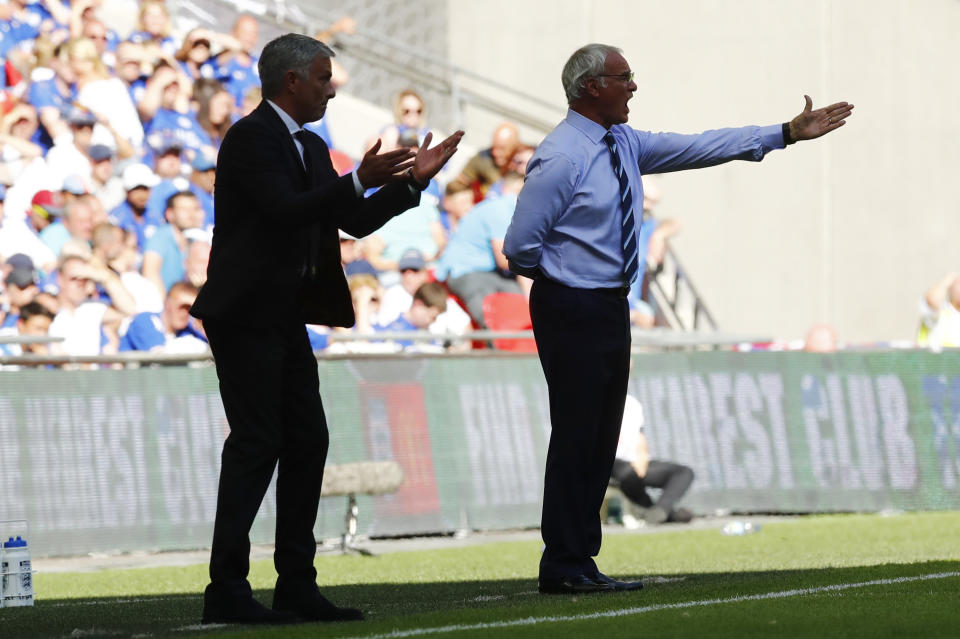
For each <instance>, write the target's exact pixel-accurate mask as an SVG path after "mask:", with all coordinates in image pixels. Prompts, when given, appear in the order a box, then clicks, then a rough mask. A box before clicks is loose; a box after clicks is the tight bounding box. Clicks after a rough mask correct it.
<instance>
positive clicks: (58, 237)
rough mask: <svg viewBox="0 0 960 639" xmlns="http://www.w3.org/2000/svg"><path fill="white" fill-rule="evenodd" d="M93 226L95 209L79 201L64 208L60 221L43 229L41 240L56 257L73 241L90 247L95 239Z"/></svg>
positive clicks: (85, 202)
mask: <svg viewBox="0 0 960 639" xmlns="http://www.w3.org/2000/svg"><path fill="white" fill-rule="evenodd" d="M93 225H94V210H93V207H91V206H90V203H89V202H87V201H84V200H82V199H77V200H74V201H73V202H70V203H69V204H68V205H66V206H65V207H64V209H63V215H62V216H61V219H60V220H57V221H56V222H54V223H53V224H51V225H49V226H48V227H47V228H45V229H43V231H42V232H41V233H40V240H41V241H42V242H43V243H44V244H46V245H47V248H49V249H50V250H51V251H52V252H53V254H54V255H60V250H61V249H62V248H63V246H64V244H66V243H67V241H69V240H71V239H74V240H78V241H79V242H82V243H85V244H86V245H87V246H89V245H90V240H91V239H92V237H93Z"/></svg>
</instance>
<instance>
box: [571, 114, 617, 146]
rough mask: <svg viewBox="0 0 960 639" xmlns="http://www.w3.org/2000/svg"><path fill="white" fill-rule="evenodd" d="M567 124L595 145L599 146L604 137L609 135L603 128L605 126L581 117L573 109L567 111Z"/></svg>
mask: <svg viewBox="0 0 960 639" xmlns="http://www.w3.org/2000/svg"><path fill="white" fill-rule="evenodd" d="M566 122H567V123H569V124H570V126H572V127H573V128H575V129H576V130H577V131H580V132H581V133H583V134H584V135H585V136H587V139H589V140H590V141H591V142H593V143H594V144H599V143H600V142H601V141H602V140H603V136H605V135H606V134H607V129H605V128H603V125H601V124H597V123H596V122H594V121H593V120H591V119H590V118H588V117H585V116H583V115H580V114H579V113H577V112H576V111H574V110H573V109H567V117H566Z"/></svg>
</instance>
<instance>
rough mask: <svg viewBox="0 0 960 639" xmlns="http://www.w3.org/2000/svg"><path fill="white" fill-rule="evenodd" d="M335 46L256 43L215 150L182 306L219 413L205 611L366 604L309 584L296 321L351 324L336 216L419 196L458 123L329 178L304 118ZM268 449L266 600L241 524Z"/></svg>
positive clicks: (286, 614)
mask: <svg viewBox="0 0 960 639" xmlns="http://www.w3.org/2000/svg"><path fill="white" fill-rule="evenodd" d="M333 55H334V53H333V51H332V50H330V49H329V48H328V47H327V46H326V45H324V44H323V43H321V42H319V41H317V40H314V39H313V38H309V37H307V36H302V35H297V34H287V35H284V36H281V37H279V38H277V39H275V40H273V41H272V42H270V43H269V44H267V46H266V47H264V49H263V53H262V55H261V57H260V62H259V71H260V78H261V81H262V83H263V97H264V101H263V102H261V103H260V105H259V106H258V107H257V108H256V110H254V111H253V112H252V113H251V114H250V115H248V116H247V117H245V118H243V119H241V120H239V121H238V122H237V123H236V124H234V125H233V127H232V128H231V129H230V130H229V131H228V132H227V134H226V136H225V137H224V140H223V144H222V145H221V148H220V155H219V159H218V162H217V178H216V187H217V195H216V211H215V213H216V226H215V228H214V234H213V247H212V250H211V253H210V266H209V270H208V279H207V283H206V284H205V285H204V287H203V288H202V290H201V291H200V294H199V296H198V297H197V301H196V303H195V304H194V306H193V309H192V311H191V312H192V314H193V315H194V316H196V317H198V318H200V319H202V320H203V321H204V327H205V329H206V333H207V336H208V337H209V340H210V348H211V349H212V351H213V355H214V358H215V360H216V367H217V376H218V378H219V380H220V394H221V397H222V398H223V405H224V409H225V411H226V415H227V420H228V421H229V424H230V434H229V435H228V437H227V440H226V442H225V443H224V447H223V456H222V465H221V470H220V486H219V494H218V498H217V515H216V522H215V524H214V532H213V547H212V551H211V557H210V585H209V586H207V589H206V591H205V593H204V607H203V621H204V623H231V622H237V623H289V622H293V621H297V620H308V621H344V620H355V619H362V618H363V615H362V614H361V612H360V611H359V610H355V609H352V608H339V607H337V606H335V605H333V604H332V603H330V602H329V601H328V600H327V599H326V598H324V597H323V595H321V594H320V590H319V588H318V586H317V584H316V569H315V568H314V566H313V559H314V555H315V553H316V540H315V539H314V537H313V526H314V524H315V522H316V516H317V506H318V503H319V499H320V484H321V481H322V479H323V467H324V462H325V461H326V456H327V448H328V444H329V437H328V433H327V424H326V419H325V417H324V413H323V406H322V404H321V401H320V393H319V377H318V374H317V362H316V360H315V358H314V357H313V353H312V351H311V350H310V345H309V341H308V338H307V333H306V329H305V327H304V324H305V323H308V324H326V325H330V326H352V325H353V323H354V315H353V306H352V304H351V299H350V293H349V291H348V289H347V283H346V280H345V278H344V275H343V270H342V268H341V265H340V248H339V246H340V244H339V238H338V229H343V230H344V231H346V232H347V233H350V234H351V235H354V236H357V237H360V236H364V235H367V234H368V233H370V232H372V231H374V230H375V229H377V228H379V227H380V226H381V225H383V224H384V223H385V222H386V221H387V220H389V219H390V218H391V217H393V216H395V215H397V214H398V213H401V212H403V211H405V210H407V209H410V208H412V207H414V206H416V205H417V203H418V202H419V200H420V191H422V190H423V188H425V187H426V186H427V184H428V182H429V181H430V178H431V177H433V176H434V175H435V174H436V173H437V172H438V171H439V170H440V168H441V167H442V166H443V164H444V163H445V162H446V161H447V160H448V159H449V158H450V156H452V155H453V153H454V152H455V151H456V148H457V144H458V143H459V141H460V138H461V136H462V135H463V133H462V132H457V133H455V134H454V135H452V136H450V137H449V138H447V139H446V140H444V141H443V142H441V143H440V144H438V145H437V146H435V147H434V148H432V149H428V145H429V143H430V140H429V138H428V139H426V140H425V141H424V145H423V146H422V147H421V148H420V149H419V150H417V151H411V150H408V149H400V150H396V151H391V152H387V153H382V154H378V151H379V147H380V145H379V143H378V144H377V145H375V146H374V147H373V148H372V149H370V151H368V152H367V154H366V155H364V157H363V160H362V161H361V163H360V165H359V166H358V167H357V169H356V170H355V171H354V172H353V173H351V174H349V175H345V176H342V177H338V176H337V174H336V172H335V171H334V170H333V167H332V165H331V163H330V158H329V153H328V149H327V147H326V145H325V144H324V143H323V141H322V140H321V139H320V138H319V137H317V136H316V135H314V134H312V133H309V132H307V131H305V130H303V128H302V127H303V124H304V123H306V122H313V121H315V120H318V119H320V117H321V116H322V115H323V113H324V111H325V110H326V105H327V101H328V100H330V99H331V98H333V97H334V95H335V92H334V89H333V87H332V85H331V84H330V75H331V72H330V58H331V57H332V56H333ZM414 155H415V157H413V156H414ZM411 158H413V159H411ZM384 185H385V186H384ZM379 186H383V188H382V189H380V190H379V191H378V192H377V193H375V194H374V195H372V196H371V197H369V198H364V197H363V195H362V194H363V192H364V191H365V190H366V189H368V188H371V187H379ZM264 290H270V291H271V292H272V299H273V300H274V301H273V303H272V304H271V305H270V306H269V308H268V307H265V306H263V305H260V304H258V303H257V301H256V300H257V296H258V295H260V294H262V291H264ZM278 463H279V470H278V474H277V530H276V549H275V552H274V563H275V566H276V569H277V573H278V578H277V585H276V589H275V590H274V597H273V609H272V610H271V609H268V608H266V607H265V606H263V605H261V604H260V603H258V602H257V601H256V600H255V599H254V598H253V596H252V592H251V588H250V584H249V582H248V581H247V573H248V571H249V553H250V540H249V531H250V527H251V525H252V523H253V520H254V517H255V515H256V513H257V510H258V509H259V507H260V503H261V501H262V500H263V496H264V494H265V492H266V490H267V487H268V485H269V483H270V479H271V477H272V475H273V471H274V469H275V468H277V466H278Z"/></svg>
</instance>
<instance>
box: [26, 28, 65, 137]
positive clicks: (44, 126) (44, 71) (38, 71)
mask: <svg viewBox="0 0 960 639" xmlns="http://www.w3.org/2000/svg"><path fill="white" fill-rule="evenodd" d="M37 55H38V66H37V67H36V68H35V69H34V70H33V72H31V74H30V88H29V89H27V102H29V103H30V104H32V105H33V107H34V108H35V109H36V110H37V115H38V117H39V119H40V125H41V126H40V130H39V132H38V135H37V138H36V139H34V142H36V143H37V144H39V145H40V146H42V147H43V148H44V149H45V150H47V149H49V148H50V147H52V146H53V140H54V138H56V137H57V136H59V135H62V134H64V133H67V132H69V131H70V128H69V125H68V124H67V120H66V118H65V116H64V114H66V113H68V112H70V107H71V105H72V104H73V102H74V100H76V99H77V89H76V86H75V85H74V77H73V71H71V70H70V65H69V63H68V62H67V59H66V54H65V49H64V45H63V44H61V45H58V46H57V47H56V48H55V49H53V51H52V52H50V50H49V49H47V53H46V55H49V56H50V57H49V59H48V60H44V57H45V56H44V55H42V54H41V52H40V51H38V52H37Z"/></svg>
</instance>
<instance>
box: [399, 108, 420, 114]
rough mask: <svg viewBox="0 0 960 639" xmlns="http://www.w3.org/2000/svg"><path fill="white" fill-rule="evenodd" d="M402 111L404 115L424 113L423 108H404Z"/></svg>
mask: <svg viewBox="0 0 960 639" xmlns="http://www.w3.org/2000/svg"><path fill="white" fill-rule="evenodd" d="M402 112H403V114H404V115H410V114H415V115H420V114H421V113H423V109H403V111H402Z"/></svg>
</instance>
